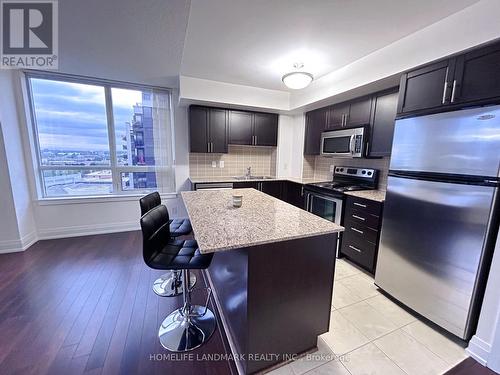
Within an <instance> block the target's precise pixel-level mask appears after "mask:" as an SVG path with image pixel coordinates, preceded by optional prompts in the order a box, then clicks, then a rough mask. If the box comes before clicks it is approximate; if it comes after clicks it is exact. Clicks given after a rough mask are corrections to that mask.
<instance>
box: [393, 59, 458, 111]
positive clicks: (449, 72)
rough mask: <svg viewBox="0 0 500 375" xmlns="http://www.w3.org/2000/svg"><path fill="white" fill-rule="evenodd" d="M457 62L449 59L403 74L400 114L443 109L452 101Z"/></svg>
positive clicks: (399, 105)
mask: <svg viewBox="0 0 500 375" xmlns="http://www.w3.org/2000/svg"><path fill="white" fill-rule="evenodd" d="M454 69H455V61H454V60H452V59H448V60H445V61H441V62H438V63H435V64H432V65H427V66H425V67H423V68H420V69H417V70H413V71H411V72H408V73H405V74H403V76H402V77H401V85H400V88H401V89H400V98H399V104H398V113H404V112H413V111H419V110H422V109H427V108H436V107H441V106H442V105H444V104H446V103H447V102H449V101H450V99H451V90H450V82H451V80H452V77H453V73H454Z"/></svg>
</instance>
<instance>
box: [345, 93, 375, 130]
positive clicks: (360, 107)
mask: <svg viewBox="0 0 500 375" xmlns="http://www.w3.org/2000/svg"><path fill="white" fill-rule="evenodd" d="M350 104H351V105H350V108H349V115H348V117H347V119H346V120H345V125H344V126H361V125H367V124H369V123H370V115H371V110H372V98H371V97H365V98H362V99H359V100H353V101H352V102H350Z"/></svg>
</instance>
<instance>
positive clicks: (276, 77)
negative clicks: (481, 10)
mask: <svg viewBox="0 0 500 375" xmlns="http://www.w3.org/2000/svg"><path fill="white" fill-rule="evenodd" d="M476 2H478V0H419V1H415V0H377V1H373V0H351V1H347V0H330V1H327V0H309V1H304V0H302V1H298V0H272V1H271V0H252V1H250V0H246V1H245V0H210V1H207V0H191V9H190V13H189V22H188V28H187V33H186V39H185V44H184V52H183V57H182V64H181V74H182V75H185V76H191V77H197V78H203V79H209V80H215V81H222V82H229V83H235V84H243V85H249V86H256V87H261V88H267V89H276V90H284V89H285V87H284V85H283V84H282V82H281V76H282V75H283V74H285V73H287V72H288V71H290V70H291V68H292V65H293V63H294V62H296V61H301V62H303V63H304V64H305V70H307V71H309V72H311V73H312V74H314V76H315V78H319V77H321V76H322V75H325V74H327V73H330V72H332V71H335V70H337V69H339V68H341V67H343V66H345V65H348V64H350V63H352V62H354V61H356V60H358V59H359V58H361V57H363V56H366V55H368V54H370V53H371V52H374V51H376V50H378V49H380V48H382V47H385V46H387V45H389V44H391V43H393V42H395V41H397V40H399V39H401V38H402V37H404V36H407V35H409V34H412V33H414V32H416V31H417V30H420V29H422V28H424V27H426V26H429V25H431V24H433V23H435V22H437V21H439V20H441V19H443V18H445V17H447V16H449V15H451V14H453V13H456V12H458V11H460V10H462V9H463V8H466V7H468V6H470V5H472V4H474V3H476ZM450 32H452V30H450Z"/></svg>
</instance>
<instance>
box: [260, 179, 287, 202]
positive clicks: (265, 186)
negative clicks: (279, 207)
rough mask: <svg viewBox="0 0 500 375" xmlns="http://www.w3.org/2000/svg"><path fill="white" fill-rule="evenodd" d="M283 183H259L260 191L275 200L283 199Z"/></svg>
mask: <svg viewBox="0 0 500 375" xmlns="http://www.w3.org/2000/svg"><path fill="white" fill-rule="evenodd" d="M282 190H283V181H264V182H261V183H260V191H262V192H263V193H266V194H269V195H271V196H273V197H275V198H278V199H283V194H282Z"/></svg>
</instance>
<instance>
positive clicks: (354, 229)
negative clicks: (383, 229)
mask: <svg viewBox="0 0 500 375" xmlns="http://www.w3.org/2000/svg"><path fill="white" fill-rule="evenodd" d="M351 229H352V230H353V231H355V232H358V233H359V234H364V233H365V232H363V231H362V230H359V229H356V228H353V227H351Z"/></svg>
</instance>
